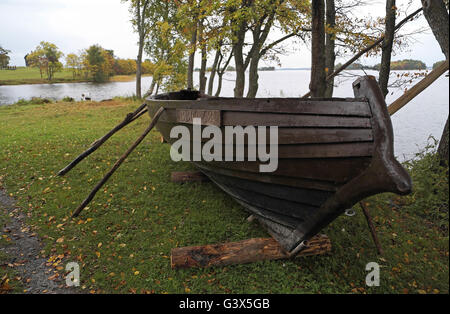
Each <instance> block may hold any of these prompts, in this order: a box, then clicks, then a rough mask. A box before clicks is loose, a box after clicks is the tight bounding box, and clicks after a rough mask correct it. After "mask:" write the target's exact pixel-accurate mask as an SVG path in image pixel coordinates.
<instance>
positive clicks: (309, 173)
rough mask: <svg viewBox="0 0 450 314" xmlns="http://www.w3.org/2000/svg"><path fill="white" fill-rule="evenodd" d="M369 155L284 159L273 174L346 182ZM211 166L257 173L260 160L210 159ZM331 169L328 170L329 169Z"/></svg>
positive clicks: (365, 161) (360, 170)
mask: <svg viewBox="0 0 450 314" xmlns="http://www.w3.org/2000/svg"><path fill="white" fill-rule="evenodd" d="M370 160H371V158H370V157H366V158H336V159H330V158H326V159H325V158H324V159H305V160H303V161H302V163H299V162H298V160H297V159H284V160H283V161H282V162H281V163H279V164H278V168H277V170H275V171H274V172H272V173H271V174H272V175H274V176H283V177H292V178H305V179H315V180H323V181H333V182H340V183H343V182H347V181H348V180H350V179H352V178H354V177H356V176H357V175H359V174H360V173H361V172H362V171H363V170H364V169H365V168H367V166H368V165H369V164H370ZM209 164H210V165H212V166H217V167H220V168H226V169H230V170H233V169H235V170H241V171H247V172H253V173H259V172H260V171H259V166H260V162H257V161H237V162H226V161H211V162H209ZM331 169H332V170H333V171H330V170H331Z"/></svg>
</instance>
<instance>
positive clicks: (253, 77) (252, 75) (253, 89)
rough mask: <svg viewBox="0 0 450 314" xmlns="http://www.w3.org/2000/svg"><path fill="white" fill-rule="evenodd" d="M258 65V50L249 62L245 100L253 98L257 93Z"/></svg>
mask: <svg viewBox="0 0 450 314" xmlns="http://www.w3.org/2000/svg"><path fill="white" fill-rule="evenodd" d="M258 64H259V50H258V51H257V52H255V53H253V56H252V58H251V61H250V69H249V76H248V92H247V98H255V97H256V93H257V92H258V79H259V75H258Z"/></svg>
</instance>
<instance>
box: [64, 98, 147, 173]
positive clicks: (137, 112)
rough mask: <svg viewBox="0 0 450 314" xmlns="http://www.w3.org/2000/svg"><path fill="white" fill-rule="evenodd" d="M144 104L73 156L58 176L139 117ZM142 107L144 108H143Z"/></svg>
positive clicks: (145, 110) (142, 111)
mask: <svg viewBox="0 0 450 314" xmlns="http://www.w3.org/2000/svg"><path fill="white" fill-rule="evenodd" d="M145 106H146V105H145V104H142V105H141V106H139V108H137V109H136V110H135V111H134V112H130V113H128V114H127V115H126V117H125V119H124V120H123V121H122V122H121V123H119V124H118V125H116V126H115V127H114V128H113V129H112V130H111V131H109V132H108V133H106V134H105V135H104V136H103V137H101V138H100V139H98V140H96V141H95V142H93V143H92V144H91V147H89V148H88V149H87V150H86V151H84V152H83V153H81V154H80V155H78V157H77V158H75V159H74V160H73V161H72V162H71V163H70V164H68V165H67V166H66V167H65V168H63V169H61V170H60V171H59V172H58V176H63V175H65V174H66V173H67V172H69V171H70V170H71V169H72V168H73V167H75V166H76V165H77V164H78V163H80V162H81V161H82V160H83V159H84V158H86V157H87V156H89V155H90V154H92V153H93V152H95V151H96V150H97V149H98V148H99V147H100V146H102V145H103V143H105V142H106V141H107V140H108V139H109V138H110V137H111V136H113V135H114V134H115V133H117V131H119V130H121V129H122V128H123V127H125V126H127V125H128V124H130V123H131V122H133V121H134V120H136V119H137V118H139V117H141V116H142V115H143V114H144V113H146V112H147V109H144V107H145ZM143 109H144V110H143Z"/></svg>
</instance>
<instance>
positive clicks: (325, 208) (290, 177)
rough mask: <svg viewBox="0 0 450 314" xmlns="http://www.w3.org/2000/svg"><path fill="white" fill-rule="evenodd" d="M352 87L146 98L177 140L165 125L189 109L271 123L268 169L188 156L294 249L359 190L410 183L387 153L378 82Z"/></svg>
mask: <svg viewBox="0 0 450 314" xmlns="http://www.w3.org/2000/svg"><path fill="white" fill-rule="evenodd" d="M353 87H354V94H355V98H345V99H337V98H332V99H299V98H271V99H261V98H259V99H258V98H257V99H237V98H220V97H209V96H204V95H199V93H198V92H194V91H182V92H178V93H169V94H164V95H160V96H157V97H155V98H153V99H149V100H147V102H146V103H147V106H148V109H149V113H150V115H151V116H153V115H154V114H155V112H156V111H157V110H158V109H159V108H160V107H164V108H165V111H164V113H163V114H162V115H161V117H160V119H159V120H158V123H157V125H156V127H157V129H158V130H159V131H160V132H161V134H162V135H163V137H164V139H165V141H167V142H169V143H173V142H174V141H176V140H177V139H176V138H170V131H171V129H172V128H173V127H175V126H178V125H184V126H186V127H188V128H189V129H190V130H192V128H193V124H192V122H193V121H192V120H193V118H195V117H199V118H202V119H203V123H202V124H204V125H203V126H202V127H204V126H205V125H215V126H217V127H220V128H221V129H223V128H224V127H226V126H243V127H245V126H249V125H251V126H277V127H278V168H277V170H276V171H274V172H260V168H259V166H260V164H261V162H259V161H248V160H245V161H208V162H207V161H202V160H200V161H193V163H194V164H195V165H196V166H197V167H198V169H199V170H200V171H202V172H203V173H204V174H205V175H207V176H208V177H209V178H210V179H211V180H212V181H213V182H214V183H216V184H217V185H218V186H219V187H220V188H221V189H222V190H224V191H225V192H226V193H228V194H229V195H230V196H232V197H233V198H234V199H235V200H236V201H238V202H239V203H240V204H242V205H243V206H244V207H245V208H246V209H247V210H248V211H250V212H251V213H252V214H254V215H255V216H256V217H257V218H258V219H259V221H260V222H261V223H262V224H263V225H264V226H265V227H266V228H267V230H268V231H269V233H270V234H271V235H272V236H273V237H274V238H275V239H276V240H277V241H278V242H279V243H280V245H281V246H282V247H283V248H284V249H285V250H286V251H287V252H290V253H292V254H294V253H296V252H298V251H299V250H300V249H301V248H302V247H303V245H304V243H305V242H304V241H305V240H308V239H309V238H311V237H312V236H314V235H315V234H317V233H318V232H319V231H320V230H321V229H322V228H324V227H325V226H326V225H328V224H329V223H330V222H332V221H333V220H334V219H336V217H338V216H339V215H340V214H342V213H343V212H344V211H345V210H346V209H347V208H350V207H351V206H353V205H354V204H355V203H357V202H358V201H360V200H362V199H363V198H365V197H367V196H370V195H374V194H377V193H381V192H394V193H397V194H407V193H409V192H410V190H411V179H410V177H409V175H408V173H407V172H406V171H405V169H404V168H403V167H402V166H401V165H400V164H399V163H398V162H397V160H396V159H395V157H394V153H393V132H392V125H391V121H390V117H389V114H388V112H387V108H386V104H385V101H384V98H383V96H382V94H381V92H380V90H379V87H378V84H377V82H376V81H375V79H374V78H373V77H371V76H366V77H363V78H360V79H358V80H357V81H356V82H355V83H354V84H353ZM191 134H192V132H191ZM192 140H193V139H192ZM207 140H208V139H203V141H207ZM191 144H192V143H191ZM244 145H245V146H248V145H247V142H245V143H244ZM246 148H248V147H246ZM246 151H247V150H246Z"/></svg>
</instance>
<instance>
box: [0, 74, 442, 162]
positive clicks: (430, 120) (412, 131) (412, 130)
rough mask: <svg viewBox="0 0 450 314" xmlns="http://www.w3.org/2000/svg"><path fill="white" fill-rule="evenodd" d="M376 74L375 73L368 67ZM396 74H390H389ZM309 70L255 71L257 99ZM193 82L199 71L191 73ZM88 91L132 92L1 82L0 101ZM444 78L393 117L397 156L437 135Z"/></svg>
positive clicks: (304, 80)
mask: <svg viewBox="0 0 450 314" xmlns="http://www.w3.org/2000/svg"><path fill="white" fill-rule="evenodd" d="M366 73H367V74H371V75H375V76H377V74H378V72H375V71H367V72H366ZM347 74H349V75H350V76H351V77H346V78H339V79H338V81H337V82H336V83H337V85H338V87H336V88H335V92H334V96H335V97H352V96H353V90H352V82H353V81H354V80H355V79H356V77H354V76H355V75H364V73H363V72H360V71H349V72H347ZM394 74H395V73H394ZM234 77H235V73H234V72H230V73H226V74H225V75H224V80H223V87H222V94H221V96H233V87H234ZM309 78H310V71H309V70H284V71H282V70H279V71H267V72H260V74H259V91H258V95H257V96H258V97H299V96H301V95H304V94H305V93H306V92H307V91H308V85H309ZM195 79H197V81H196V83H197V82H198V74H196V75H195ZM150 83H151V77H144V78H143V81H142V85H143V90H146V89H147V88H148V87H149V86H150ZM403 91H404V90H403V88H395V89H391V93H390V94H389V95H388V96H387V99H386V102H387V103H388V104H390V103H391V102H392V101H394V100H395V99H396V98H398V97H399V96H400V95H401V94H402V93H403ZM83 93H84V94H87V95H90V97H91V98H92V99H93V100H102V99H108V98H112V97H114V96H132V95H134V93H135V83H134V82H111V83H102V84H95V83H64V84H36V85H17V86H0V105H6V104H11V103H14V102H16V101H18V100H19V99H21V98H23V99H30V98H31V97H47V98H53V99H61V98H63V97H65V96H69V97H73V98H75V99H77V100H79V99H81V94H83ZM448 93H449V79H448V77H445V76H441V77H440V78H439V79H438V80H437V81H436V82H434V83H433V85H431V86H430V87H429V88H428V89H426V90H425V91H423V92H422V93H421V94H420V95H419V96H417V97H416V98H415V99H414V100H413V101H411V102H410V103H409V104H408V105H407V106H406V107H404V108H403V109H401V110H400V111H398V112H397V113H396V114H395V115H394V116H393V117H392V123H393V126H394V137H395V154H396V155H397V156H398V157H399V158H400V159H401V160H405V159H409V158H412V157H413V156H414V154H415V153H417V152H418V151H420V150H421V149H423V148H424V147H425V146H426V145H427V143H428V138H429V136H430V135H431V136H434V137H435V138H437V139H439V138H440V136H441V133H442V130H443V128H444V125H445V121H446V119H447V116H448V112H449V94H448Z"/></svg>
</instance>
